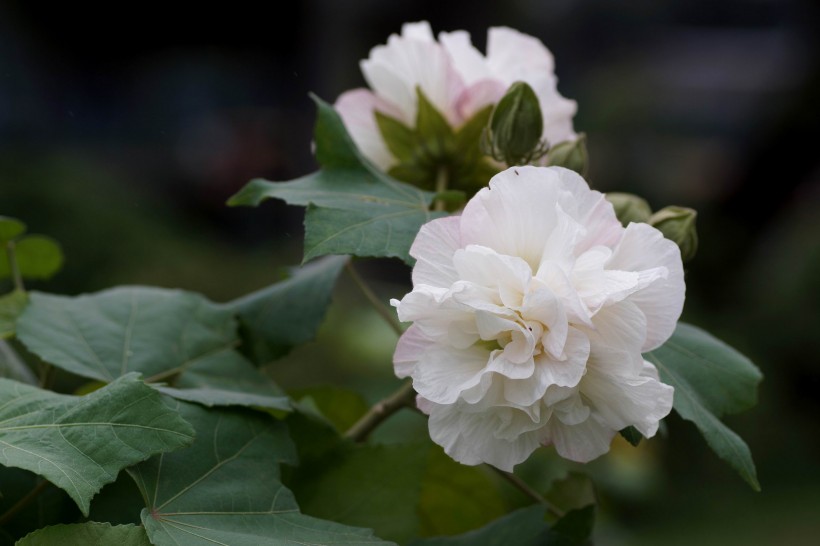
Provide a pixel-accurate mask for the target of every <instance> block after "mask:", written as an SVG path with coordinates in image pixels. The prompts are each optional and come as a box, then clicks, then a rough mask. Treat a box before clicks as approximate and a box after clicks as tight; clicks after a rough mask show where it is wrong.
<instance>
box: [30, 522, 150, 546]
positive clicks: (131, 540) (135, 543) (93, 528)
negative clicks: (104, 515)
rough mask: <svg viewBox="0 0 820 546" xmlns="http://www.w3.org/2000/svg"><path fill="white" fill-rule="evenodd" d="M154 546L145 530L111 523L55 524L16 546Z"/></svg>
mask: <svg viewBox="0 0 820 546" xmlns="http://www.w3.org/2000/svg"><path fill="white" fill-rule="evenodd" d="M55 544H60V546H111V545H112V544H116V545H117V546H151V543H150V542H148V536H147V535H146V534H145V529H143V528H142V527H137V526H136V525H111V524H110V523H96V522H93V521H89V522H87V523H74V524H71V525H52V526H51V527H45V528H43V529H39V530H37V531H34V532H33V533H31V534H29V535H26V537H25V538H23V539H22V540H19V541H18V542H17V546H54V545H55Z"/></svg>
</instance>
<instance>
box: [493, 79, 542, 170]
mask: <svg viewBox="0 0 820 546" xmlns="http://www.w3.org/2000/svg"><path fill="white" fill-rule="evenodd" d="M543 131H544V119H543V118H542V116H541V106H540V105H539V104H538V97H537V96H535V92H534V91H533V90H532V87H530V86H529V85H527V84H526V83H524V82H515V83H514V84H512V85H511V86H510V88H509V89H508V90H507V94H506V95H504V96H503V97H502V98H501V100H500V101H499V102H498V104H497V105H496V107H495V110H493V115H492V117H491V118H490V126H489V132H488V134H485V149H486V150H485V151H486V153H487V154H488V155H491V156H493V157H494V158H495V159H497V160H498V161H503V162H504V163H506V164H507V165H525V164H527V163H529V162H530V161H532V160H533V159H535V158H537V157H540V156H541V155H543V154H544V147H543V145H542V143H541V134H542V133H543Z"/></svg>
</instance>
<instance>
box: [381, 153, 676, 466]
mask: <svg viewBox="0 0 820 546" xmlns="http://www.w3.org/2000/svg"><path fill="white" fill-rule="evenodd" d="M410 254H411V255H412V256H413V257H414V258H416V260H417V262H416V265H415V267H414V269H413V291H412V292H410V293H409V294H407V295H406V296H405V297H404V298H403V299H402V300H401V301H397V300H393V301H392V302H391V303H392V304H393V305H394V306H395V307H396V308H397V309H398V314H399V318H400V319H401V320H402V321H413V325H412V326H411V327H410V328H409V329H408V330H407V332H405V334H404V335H403V336H402V338H401V340H400V341H399V344H398V347H397V348H396V353H395V357H394V364H395V370H396V373H397V375H398V376H399V377H412V379H413V387H414V388H415V390H416V391H417V392H418V394H419V396H418V405H419V408H420V409H421V410H422V411H424V412H425V413H427V414H429V416H430V419H429V428H430V435H431V437H432V438H433V440H434V441H435V442H436V443H438V444H440V445H441V446H443V447H444V449H445V450H446V451H447V453H448V454H449V455H450V456H451V457H453V458H454V459H456V460H457V461H460V462H462V463H465V464H479V463H490V464H492V465H494V466H496V467H498V468H501V469H504V470H512V468H513V467H514V466H515V465H516V464H518V463H520V462H522V461H524V460H525V459H527V457H529V455H530V454H531V453H532V452H533V451H534V450H535V449H536V448H537V447H538V446H540V445H550V444H551V445H554V446H555V449H556V450H557V451H558V453H559V454H560V455H561V456H563V457H565V458H567V459H571V460H573V461H579V462H587V461H590V460H592V459H594V458H596V457H598V456H600V455H602V454H603V453H606V452H607V451H608V450H609V446H610V443H611V441H612V438H613V436H614V435H615V434H616V433H617V432H618V431H619V430H621V429H623V428H626V427H628V426H634V427H635V428H636V429H637V430H639V431H640V432H641V434H643V435H644V436H645V437H651V436H653V435H654V434H655V432H656V431H657V429H658V422H659V421H660V420H661V419H662V418H664V417H665V416H666V415H667V414H668V413H669V411H670V410H671V408H672V395H673V388H672V387H671V386H669V385H665V384H663V383H661V382H660V381H659V379H658V374H657V370H656V369H655V368H654V367H653V366H652V364H650V363H649V362H646V361H645V360H644V359H643V357H642V356H641V353H643V352H646V351H650V350H652V349H654V348H656V347H658V346H659V345H661V344H662V343H663V342H664V341H666V340H667V339H668V338H669V336H670V335H671V334H672V331H673V330H674V328H675V324H676V322H677V319H678V317H679V316H680V313H681V309H682V307H683V300H684V292H685V286H684V281H683V267H682V264H681V258H680V251H679V250H678V247H677V246H676V245H675V244H674V243H673V242H671V241H668V240H666V239H664V237H663V235H662V234H661V233H660V232H659V231H658V230H656V229H655V228H652V227H650V226H648V225H647V224H630V225H629V226H628V227H626V228H624V227H622V226H621V224H620V223H619V222H618V220H617V219H616V217H615V213H614V211H613V208H612V205H611V204H610V203H609V202H607V201H606V200H605V199H604V196H603V194H601V193H599V192H597V191H593V190H590V189H589V187H588V186H587V184H586V182H585V181H584V180H583V178H581V177H580V176H579V175H577V174H576V173H574V172H572V171H569V170H567V169H562V168H559V167H516V168H511V169H508V170H506V171H504V172H501V173H499V174H498V175H496V176H495V177H493V179H492V180H491V181H490V186H489V188H484V189H483V190H481V191H480V192H479V193H478V194H476V196H475V197H473V198H472V199H471V200H470V201H469V203H468V204H467V206H466V207H465V209H464V212H463V213H462V214H461V215H460V216H451V217H448V218H442V219H438V220H433V221H432V222H430V223H428V224H426V225H425V226H423V227H422V228H421V231H420V232H419V234H418V236H417V237H416V240H415V242H414V243H413V246H412V248H411V250H410Z"/></svg>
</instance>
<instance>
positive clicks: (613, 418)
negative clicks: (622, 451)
mask: <svg viewBox="0 0 820 546" xmlns="http://www.w3.org/2000/svg"><path fill="white" fill-rule="evenodd" d="M581 390H582V391H583V393H584V396H586V397H587V398H588V399H589V400H590V402H591V404H592V405H593V406H594V408H595V410H594V411H595V414H596V415H599V416H600V418H601V420H603V421H605V422H606V423H607V425H608V426H610V427H611V428H612V429H614V430H621V429H624V428H626V427H628V426H634V427H635V428H636V429H638V431H640V433H641V434H643V435H644V436H645V437H646V438H651V437H652V436H654V435H655V433H656V432H657V431H658V423H659V421H660V420H661V419H663V418H664V417H666V416H667V415H669V412H670V411H671V410H672V398H673V395H674V392H675V389H674V388H673V387H671V386H669V385H666V384H664V383H661V382H660V381H658V380H656V379H654V378H652V377H649V376H633V377H629V376H622V375H617V374H608V373H606V372H604V371H602V370H601V369H600V368H599V367H594V368H590V370H589V373H587V375H586V376H584V380H583V385H582V387H581Z"/></svg>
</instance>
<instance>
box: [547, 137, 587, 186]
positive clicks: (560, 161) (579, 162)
mask: <svg viewBox="0 0 820 546" xmlns="http://www.w3.org/2000/svg"><path fill="white" fill-rule="evenodd" d="M547 165H556V166H558V167H565V168H567V169H571V170H573V171H575V172H577V173H578V174H580V175H581V176H586V175H587V168H588V166H589V153H588V152H587V136H586V135H585V134H584V133H581V134H580V135H578V138H576V139H575V140H567V141H565V142H561V143H560V144H556V145H555V146H553V147H552V148H550V151H549V153H548V154H547Z"/></svg>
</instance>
